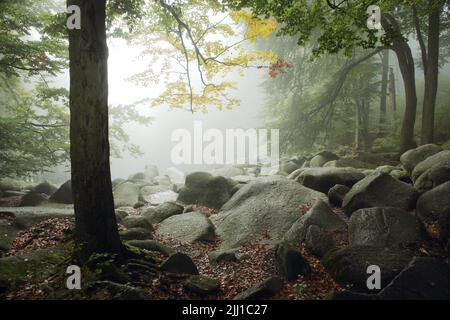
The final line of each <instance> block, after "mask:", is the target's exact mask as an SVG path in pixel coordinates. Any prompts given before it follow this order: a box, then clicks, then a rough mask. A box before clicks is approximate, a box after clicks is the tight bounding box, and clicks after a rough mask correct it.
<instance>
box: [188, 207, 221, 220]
mask: <svg viewBox="0 0 450 320" xmlns="http://www.w3.org/2000/svg"><path fill="white" fill-rule="evenodd" d="M192 207H193V209H194V211H198V212H200V213H202V214H204V215H205V216H207V217H208V218H209V217H210V216H212V215H213V214H217V213H218V212H219V210H218V209H213V208H208V207H204V206H200V205H197V204H194V205H193V206H192Z"/></svg>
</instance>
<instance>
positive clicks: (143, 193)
mask: <svg viewBox="0 0 450 320" xmlns="http://www.w3.org/2000/svg"><path fill="white" fill-rule="evenodd" d="M170 190H171V187H170V186H160V185H156V186H145V187H142V188H141V189H140V192H139V201H144V202H150V198H151V196H152V195H154V194H157V193H160V192H165V191H170Z"/></svg>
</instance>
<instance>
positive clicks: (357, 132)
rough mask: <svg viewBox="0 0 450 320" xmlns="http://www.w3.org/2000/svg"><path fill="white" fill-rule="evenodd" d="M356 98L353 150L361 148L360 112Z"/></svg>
mask: <svg viewBox="0 0 450 320" xmlns="http://www.w3.org/2000/svg"><path fill="white" fill-rule="evenodd" d="M360 110H361V109H360V106H359V101H358V99H355V151H359V150H360V149H361V131H360V130H361V113H360Z"/></svg>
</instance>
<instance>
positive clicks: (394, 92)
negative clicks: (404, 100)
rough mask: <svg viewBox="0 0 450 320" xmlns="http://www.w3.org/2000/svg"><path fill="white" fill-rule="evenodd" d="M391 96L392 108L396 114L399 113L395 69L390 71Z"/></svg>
mask: <svg viewBox="0 0 450 320" xmlns="http://www.w3.org/2000/svg"><path fill="white" fill-rule="evenodd" d="M389 96H390V98H391V107H392V111H393V112H394V113H396V112H397V90H396V88H395V75H394V68H390V71H389Z"/></svg>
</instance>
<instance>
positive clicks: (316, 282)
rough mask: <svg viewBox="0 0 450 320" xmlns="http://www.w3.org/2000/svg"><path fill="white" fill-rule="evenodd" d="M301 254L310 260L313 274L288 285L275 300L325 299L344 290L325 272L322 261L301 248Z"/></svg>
mask: <svg viewBox="0 0 450 320" xmlns="http://www.w3.org/2000/svg"><path fill="white" fill-rule="evenodd" d="M300 253H301V254H302V255H303V257H305V258H306V260H308V262H309V265H310V266H311V273H310V274H309V275H307V276H303V277H300V278H299V279H297V280H296V281H294V282H290V283H286V284H285V286H284V288H283V290H282V291H281V292H280V293H279V294H278V295H277V296H276V297H274V299H301V300H303V299H305V300H316V299H323V298H324V297H326V295H327V294H328V293H329V292H330V291H332V290H336V291H339V290H342V289H341V287H340V286H339V285H338V284H337V283H336V282H335V281H334V280H333V278H332V277H331V276H330V275H329V274H328V272H326V271H325V269H324V267H323V266H322V264H321V263H320V260H319V259H318V258H316V257H315V256H313V255H311V254H309V253H308V251H307V250H306V249H305V248H304V247H300Z"/></svg>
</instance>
